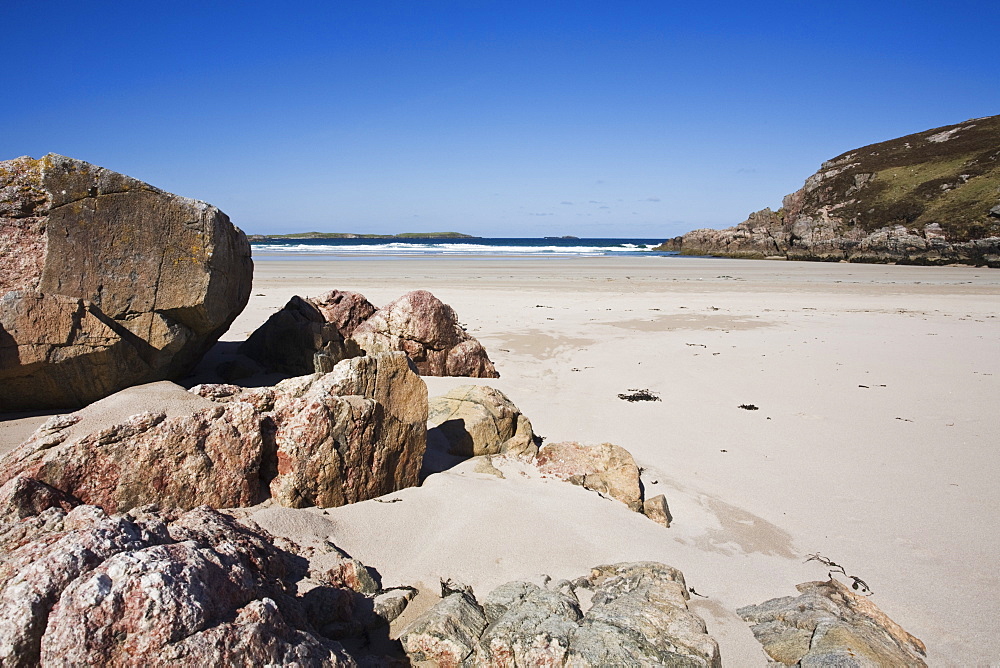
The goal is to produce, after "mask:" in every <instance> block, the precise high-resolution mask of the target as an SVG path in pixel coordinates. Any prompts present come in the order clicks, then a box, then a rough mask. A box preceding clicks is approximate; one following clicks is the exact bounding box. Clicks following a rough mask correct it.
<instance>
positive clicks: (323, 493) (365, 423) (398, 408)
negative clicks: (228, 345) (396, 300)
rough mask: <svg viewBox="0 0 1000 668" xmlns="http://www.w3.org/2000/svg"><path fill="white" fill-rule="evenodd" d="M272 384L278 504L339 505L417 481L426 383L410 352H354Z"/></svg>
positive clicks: (273, 487) (274, 492) (273, 488)
mask: <svg viewBox="0 0 1000 668" xmlns="http://www.w3.org/2000/svg"><path fill="white" fill-rule="evenodd" d="M275 389H276V397H275V401H274V409H273V411H271V412H270V413H268V414H267V417H268V419H269V420H270V422H271V423H272V424H273V425H274V436H273V438H274V444H275V449H276V459H277V470H276V471H275V474H276V475H275V477H274V478H273V479H272V480H271V481H270V492H271V495H272V496H273V497H274V499H275V500H276V501H277V502H278V503H280V504H281V505H284V506H290V507H292V508H300V507H303V506H320V507H329V506H342V505H344V504H347V503H355V502H357V501H364V500H366V499H372V498H375V497H377V496H381V495H383V494H388V493H389V492H394V491H396V490H397V489H403V488H405V487H415V486H416V485H419V484H420V478H419V476H420V467H421V465H422V463H423V458H424V450H425V449H426V447H427V385H425V384H424V381H423V380H422V379H421V378H420V376H418V375H417V373H416V372H415V370H414V369H413V366H412V364H411V363H410V361H409V360H408V359H407V358H406V355H403V354H402V353H388V354H380V355H373V356H366V357H356V358H353V359H349V360H345V361H343V362H341V363H340V364H338V365H337V366H336V367H335V368H334V370H333V371H332V372H331V373H329V374H326V375H322V376H315V377H313V378H311V379H310V380H309V382H307V383H302V382H299V381H297V380H295V379H292V381H291V382H289V381H284V382H283V383H279V384H278V385H277V386H276V388H275Z"/></svg>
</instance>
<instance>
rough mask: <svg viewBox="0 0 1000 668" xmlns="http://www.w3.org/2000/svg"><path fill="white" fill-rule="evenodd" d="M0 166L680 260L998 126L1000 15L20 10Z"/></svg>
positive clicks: (914, 11)
mask: <svg viewBox="0 0 1000 668" xmlns="http://www.w3.org/2000/svg"><path fill="white" fill-rule="evenodd" d="M0 21H2V24H3V25H4V26H5V28H6V30H5V39H4V43H5V52H6V53H5V62H6V67H5V77H4V78H5V83H6V85H5V86H4V90H5V93H6V99H5V101H4V103H3V105H2V106H0V127H2V128H3V132H2V134H0V158H2V159H6V158H13V157H16V156H19V155H32V156H35V157H38V156H40V155H43V154H45V153H48V152H56V153H62V154H65V155H70V156H73V157H76V158H80V159H82V160H87V161H89V162H92V163H95V164H98V165H102V166H105V167H109V168H111V169H114V170H117V171H120V172H124V173H126V174H129V175H131V176H135V177H137V178H140V179H142V180H144V181H148V182H149V183H152V184H153V185H156V186H158V187H161V188H163V189H165V190H169V191H171V192H175V193H178V194H181V195H185V196H188V197H194V198H196V199H202V200H205V201H208V202H211V203H212V204H215V205H217V206H218V207H220V208H221V209H222V210H223V211H225V212H226V213H228V214H229V215H230V217H231V218H232V219H233V221H234V222H235V223H236V224H237V225H239V226H240V227H241V228H243V229H244V230H245V231H247V232H250V233H265V232H295V231H307V230H321V231H335V232H376V233H395V232H409V231H444V230H455V231H461V232H467V233H470V234H477V235H482V236H545V235H562V234H573V235H576V236H581V237H597V236H610V237H628V236H636V237H648V238H666V237H669V236H674V235H677V234H681V233H683V232H686V231H688V230H690V229H694V228H697V227H727V226H730V225H734V224H736V223H738V222H740V221H741V220H743V219H744V218H746V215H747V214H748V213H749V212H751V211H754V210H757V209H760V208H763V207H765V206H771V207H772V208H776V207H777V206H779V205H780V203H781V197H782V196H783V195H785V194H787V193H789V192H792V191H794V190H796V189H797V188H799V187H800V186H801V185H802V182H803V181H804V180H805V179H806V177H807V176H809V175H810V174H811V173H812V172H814V171H815V170H816V169H817V168H818V167H819V164H820V163H821V162H822V161H823V160H826V159H829V158H832V157H834V156H835V155H837V154H839V153H842V152H844V151H847V150H849V149H852V148H856V147H858V146H861V145H865V144H869V143H872V142H876V141H882V140H885V139H889V138H892V137H896V136H900V135H904V134H909V133H911V132H918V131H921V130H925V129H929V128H932V127H938V126H941V125H948V124H951V123H957V122H960V121H962V120H965V119H968V118H973V117H978V116H986V115H992V114H996V113H1000V50H998V49H997V48H996V34H997V30H998V29H1000V5H998V4H997V3H996V2H995V0H994V2H978V1H974V2H961V3H944V2H919V1H912V2H879V1H878V0H869V1H868V2H853V1H850V0H847V1H841V2H836V3H830V2H826V3H820V2H812V1H809V0H799V1H797V2H791V1H789V2H767V1H763V2H757V3H747V2H739V3H737V2H714V3H713V2H709V3H692V2H685V3H679V2H670V1H667V0H661V1H660V2H640V1H635V2H629V1H627V0H622V1H620V2H616V3H611V2H599V3H598V2H586V1H583V2H545V1H544V0H537V1H536V2H516V1H513V2H487V1H476V0H469V1H466V2H437V1H433V0H428V1H420V0H410V1H409V2H378V1H377V0H369V1H368V2H361V1H357V2H353V1H351V2H336V1H330V2H291V3H281V4H279V3H268V2H230V3H222V2H212V1H210V0H205V1H203V2H197V3H193V2H172V3H156V4H155V5H154V4H153V3H144V2H136V3H122V2H90V3H81V2H78V1H76V2H38V3H24V2H21V3H13V2H9V3H4V6H3V7H2V8H0Z"/></svg>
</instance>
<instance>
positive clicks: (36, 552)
mask: <svg viewBox="0 0 1000 668" xmlns="http://www.w3.org/2000/svg"><path fill="white" fill-rule="evenodd" d="M330 550H334V551H335V550H336V548H334V547H332V546H331V547H330ZM331 558H332V559H334V560H336V559H337V557H336V555H335V554H329V555H328V554H323V555H317V554H316V553H315V549H314V548H308V549H302V548H299V546H297V545H296V544H294V543H291V542H289V541H287V540H282V539H275V538H274V537H272V536H270V535H269V534H267V533H266V532H264V531H263V530H262V529H260V528H259V527H257V526H256V525H254V524H253V523H252V522H239V521H236V520H235V519H234V518H233V517H231V516H229V515H226V514H223V513H219V512H217V511H214V510H211V509H209V508H204V507H202V508H196V509H193V510H190V511H187V512H183V513H181V512H177V511H172V510H164V511H161V510H158V509H156V508H155V507H147V508H139V509H135V510H133V511H132V512H130V513H128V514H125V515H112V516H109V515H107V514H106V513H104V511H102V510H101V509H99V508H97V507H95V506H86V505H84V506H78V507H76V508H74V509H72V510H69V511H67V510H64V509H61V508H49V509H46V510H44V511H42V512H41V513H40V514H38V515H35V516H31V517H27V518H24V519H22V520H21V521H18V522H13V523H0V664H2V665H4V666H16V667H21V666H24V667H27V666H36V665H41V666H47V665H101V666H126V665H127V666H135V665H177V666H205V665H213V666H221V665H226V666H260V665H298V666H354V665H356V662H355V659H358V660H359V662H360V663H362V664H367V665H384V659H385V657H379V656H375V657H366V656H364V653H365V652H364V651H363V650H357V649H351V650H350V651H348V650H345V647H344V645H342V644H341V643H340V642H338V641H341V642H344V643H346V644H348V645H351V647H352V648H355V647H358V648H360V647H363V646H364V644H365V643H366V642H367V635H366V634H367V631H368V629H371V628H374V627H375V626H376V625H377V622H379V621H380V622H381V623H382V624H383V625H384V624H385V623H386V620H385V618H384V617H380V615H389V616H391V615H393V614H398V612H399V610H400V609H401V608H402V607H405V603H406V596H405V594H404V595H403V596H402V598H401V597H400V596H399V595H395V596H393V597H392V599H393V601H395V605H394V606H391V607H392V609H391V610H387V609H385V605H384V604H383V605H382V606H381V608H380V607H379V606H378V604H377V603H376V602H377V601H378V600H379V599H378V598H376V597H374V596H370V595H363V594H361V593H359V592H357V591H355V590H352V589H350V588H348V587H345V586H344V584H343V583H332V582H330V581H329V578H328V577H327V574H326V573H325V572H320V571H317V570H316V569H314V568H313V565H314V564H316V563H320V562H323V563H326V564H329V563H330V559H331ZM358 568H361V569H363V566H358ZM369 580H370V578H369ZM382 598H383V599H385V598H388V597H385V596H384V595H383V596H382ZM379 611H380V612H379ZM352 655H353V656H352Z"/></svg>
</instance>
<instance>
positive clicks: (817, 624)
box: [736, 578, 927, 666]
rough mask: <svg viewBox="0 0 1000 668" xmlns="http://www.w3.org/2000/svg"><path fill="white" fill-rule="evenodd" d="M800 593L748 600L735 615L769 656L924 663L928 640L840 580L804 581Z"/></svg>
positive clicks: (792, 661)
mask: <svg viewBox="0 0 1000 668" xmlns="http://www.w3.org/2000/svg"><path fill="white" fill-rule="evenodd" d="M796 589H798V590H799V592H800V593H801V596H784V597H782V598H774V599H771V600H769V601H765V602H764V603H761V604H760V605H748V606H746V607H743V608H740V609H739V610H737V611H736V612H737V614H739V616H740V617H742V618H743V619H744V620H745V621H747V622H749V623H750V624H752V626H751V630H752V631H753V634H754V637H755V638H757V640H758V641H760V643H761V645H763V646H764V651H765V652H767V655H768V656H769V657H770V658H771V660H773V661H775V662H777V663H779V664H785V665H789V666H790V665H796V666H797V665H803V666H807V665H808V666H924V665H926V664H925V663H924V659H923V657H924V656H925V655H926V653H927V649H926V648H925V647H924V644H923V643H922V642H921V641H920V640H919V639H918V638H915V637H913V636H912V635H910V634H909V633H907V632H906V631H904V630H903V628H902V627H900V626H899V624H897V623H896V622H894V621H892V620H891V619H889V617H888V616H886V614H885V613H884V612H882V611H881V610H880V609H879V608H878V606H876V605H875V604H874V603H872V601H871V599H870V598H868V597H866V596H861V595H859V594H856V593H854V592H853V591H851V590H850V589H849V588H848V587H846V586H845V585H844V584H842V583H841V582H839V581H837V580H834V579H832V578H831V579H830V580H827V581H826V582H805V583H803V584H800V585H797V586H796Z"/></svg>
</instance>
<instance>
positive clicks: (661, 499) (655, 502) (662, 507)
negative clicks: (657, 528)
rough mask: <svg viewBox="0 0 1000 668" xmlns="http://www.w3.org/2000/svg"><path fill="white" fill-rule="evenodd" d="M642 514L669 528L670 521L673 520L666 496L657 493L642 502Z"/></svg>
mask: <svg viewBox="0 0 1000 668" xmlns="http://www.w3.org/2000/svg"><path fill="white" fill-rule="evenodd" d="M642 514H643V515H645V516H646V517H648V518H649V519H651V520H653V521H654V522H656V523H657V524H660V525H662V526H664V527H666V528H668V529H669V528H670V523H671V522H673V521H674V517H673V515H671V514H670V508H669V507H668V506H667V497H665V496H663V495H662V494H657V495H656V496H654V497H653V498H651V499H646V500H645V501H643V502H642Z"/></svg>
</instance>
